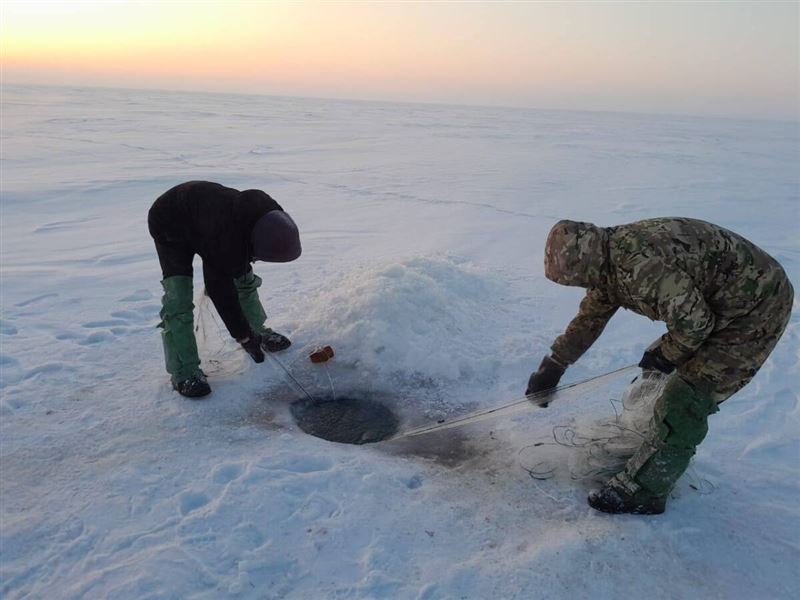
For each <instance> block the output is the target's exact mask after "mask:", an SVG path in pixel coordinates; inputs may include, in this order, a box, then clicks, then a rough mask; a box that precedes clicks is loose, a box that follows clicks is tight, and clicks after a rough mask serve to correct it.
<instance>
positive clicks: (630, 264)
mask: <svg viewBox="0 0 800 600" xmlns="http://www.w3.org/2000/svg"><path fill="white" fill-rule="evenodd" d="M544 265H545V275H546V276H547V278H548V279H550V280H552V281H555V282H556V283H560V284H563V285H570V286H579V287H583V288H588V289H587V292H586V296H585V297H584V299H583V301H582V302H581V304H580V309H579V310H578V314H577V316H576V317H575V318H574V319H573V320H572V322H571V323H570V324H569V325H568V326H567V329H566V331H565V332H564V333H563V334H562V335H560V336H559V337H558V338H557V339H556V340H555V342H554V343H553V345H552V347H551V354H550V355H549V356H546V357H545V358H544V360H543V361H542V363H541V365H540V367H539V369H538V370H537V371H536V372H535V373H533V374H532V375H531V377H530V380H529V383H528V388H527V390H526V394H536V393H537V392H542V391H544V390H547V389H550V388H553V387H555V386H556V385H557V384H558V382H559V380H560V378H561V376H562V375H563V374H564V371H565V370H566V369H567V367H568V366H569V365H571V364H572V363H574V362H575V361H576V360H578V358H580V356H581V355H582V354H583V353H584V352H586V350H587V349H588V348H589V347H590V346H591V345H592V344H593V343H594V341H595V340H596V339H597V338H598V337H599V336H600V334H601V333H602V331H603V329H604V328H605V326H606V324H607V323H608V321H609V319H611V317H612V316H613V315H614V313H615V312H616V311H617V309H619V308H620V307H623V308H627V309H629V310H632V311H634V312H636V313H639V314H641V315H644V316H646V317H648V318H650V319H651V320H659V321H664V322H665V323H666V326H667V333H666V334H664V335H663V336H662V337H661V338H660V339H659V340H657V341H656V343H654V344H653V345H651V346H650V347H649V348H648V349H647V351H646V352H645V354H644V356H643V357H642V360H641V362H640V363H639V366H640V367H642V368H643V369H644V372H645V374H647V373H649V372H659V371H660V372H662V373H664V374H667V375H669V377H668V378H667V380H666V383H665V385H664V387H663V392H662V393H661V394H660V396H659V398H658V400H657V401H656V404H655V409H654V413H655V414H654V417H653V420H652V423H651V431H650V437H649V439H647V440H646V441H645V442H644V443H643V444H642V446H641V447H640V448H639V450H638V451H637V452H636V453H635V454H634V456H633V457H632V458H631V459H630V460H629V461H628V463H627V466H626V468H625V470H624V471H623V472H622V473H619V474H618V475H616V476H615V477H614V478H612V480H611V481H609V482H608V483H607V484H606V485H605V486H604V487H603V488H602V489H601V490H599V491H597V492H593V493H591V494H590V495H589V504H590V505H591V506H593V507H594V508H596V509H598V510H602V511H605V512H613V513H619V512H630V513H639V514H658V513H661V512H663V511H664V506H665V503H666V498H667V496H668V495H669V492H670V491H671V489H672V487H673V486H674V485H675V483H676V482H677V480H678V478H679V477H680V476H681V475H682V474H683V472H684V471H685V470H686V468H687V466H688V464H689V460H690V459H691V457H692V456H693V455H694V453H695V448H696V446H697V445H698V444H699V443H700V442H701V441H702V440H703V438H704V437H705V435H706V433H707V432H708V423H707V419H708V416H709V415H711V414H713V413H715V412H717V410H718V408H717V405H718V404H719V403H721V402H723V401H724V400H725V399H727V398H729V397H730V396H731V395H733V394H734V393H736V392H737V391H738V390H740V389H741V388H742V387H744V386H745V385H746V384H747V383H748V382H749V381H750V380H751V379H752V378H753V376H754V375H755V374H756V372H757V371H758V369H759V368H760V367H761V365H762V364H763V363H764V361H765V360H766V359H767V357H768V356H769V354H770V352H772V349H773V348H774V347H775V345H776V344H777V342H778V340H779V338H780V337H781V334H782V333H783V331H784V329H785V328H786V325H787V323H788V321H789V316H790V314H791V308H792V302H793V301H794V290H793V289H792V285H791V283H790V282H789V279H788V278H787V276H786V273H785V272H784V270H783V268H782V267H781V266H780V264H778V262H777V261H776V260H775V259H774V258H772V257H771V256H770V255H769V254H767V253H766V252H764V251H763V250H762V249H760V248H759V247H758V246H756V245H755V244H753V243H752V242H750V241H748V240H746V239H745V238H743V237H741V236H739V235H737V234H736V233H733V232H732V231H728V230H727V229H724V228H722V227H719V226H717V225H713V224H711V223H706V222H704V221H699V220H695V219H686V218H658V219H648V220H644V221H638V222H635V223H630V224H627V225H620V226H617V227H605V228H604V227H597V226H595V225H592V224H591V223H581V222H575V221H560V222H558V223H557V224H556V225H555V226H554V227H553V228H552V230H551V231H550V234H549V235H548V238H547V243H546V246H545V259H544ZM536 398H537V401H538V402H539V403H540V404H541V405H543V406H546V402H547V398H546V397H545V398H544V399H542V397H541V395H537V397H536Z"/></svg>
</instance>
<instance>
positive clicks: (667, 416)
mask: <svg viewBox="0 0 800 600" xmlns="http://www.w3.org/2000/svg"><path fill="white" fill-rule="evenodd" d="M718 410H719V409H718V408H717V402H716V401H715V400H714V398H713V397H712V395H711V394H710V393H704V392H701V391H699V390H698V389H697V388H695V387H693V386H691V385H689V384H688V383H686V381H684V380H683V379H682V378H681V377H680V376H678V375H677V374H674V375H672V376H671V377H670V378H669V379H668V380H667V383H666V385H665V386H664V390H663V392H662V393H661V396H659V398H658V399H657V400H656V404H655V407H654V415H653V419H652V421H651V423H650V432H649V437H648V439H646V440H645V441H644V442H643V443H642V445H641V446H640V447H639V449H638V450H637V451H636V453H635V454H634V455H633V456H632V457H631V459H630V460H629V461H628V463H627V465H626V466H625V470H624V471H623V472H622V473H619V474H617V475H616V476H615V477H614V479H612V482H611V483H612V485H619V486H621V487H623V488H624V489H625V490H626V491H627V492H628V493H630V494H632V495H634V496H636V495H643V496H647V497H659V498H665V497H666V496H667V495H668V494H669V493H670V491H671V490H672V488H673V487H674V485H675V483H676V482H677V481H678V479H679V478H680V476H681V475H683V472H684V471H685V470H686V468H687V467H688V466H689V461H690V460H691V459H692V456H694V453H695V449H696V448H697V446H698V445H699V444H700V442H702V441H703V439H704V438H705V437H706V434H707V433H708V417H709V415H712V414H714V413H715V412H717V411H718Z"/></svg>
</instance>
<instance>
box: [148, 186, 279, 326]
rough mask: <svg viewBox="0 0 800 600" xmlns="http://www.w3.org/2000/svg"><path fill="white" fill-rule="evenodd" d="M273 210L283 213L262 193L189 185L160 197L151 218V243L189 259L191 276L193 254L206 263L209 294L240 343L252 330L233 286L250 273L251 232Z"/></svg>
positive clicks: (207, 291)
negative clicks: (180, 253) (238, 279)
mask: <svg viewBox="0 0 800 600" xmlns="http://www.w3.org/2000/svg"><path fill="white" fill-rule="evenodd" d="M273 210H283V209H282V208H281V206H280V205H279V204H278V203H277V202H276V201H275V200H273V199H272V198H271V197H270V196H269V195H268V194H266V193H264V192H262V191H261V190H245V191H242V192H240V191H238V190H235V189H232V188H228V187H225V186H223V185H220V184H218V183H212V182H209V181H189V182H186V183H182V184H180V185H177V186H175V187H173V188H171V189H169V190H167V191H166V192H165V193H164V194H162V195H161V196H160V197H159V198H158V199H157V200H156V201H155V203H154V204H153V206H152V208H151V209H150V213H149V214H148V219H147V220H148V226H149V229H150V234H151V235H152V236H153V239H154V240H155V241H156V243H157V244H158V245H159V246H163V247H165V248H166V250H167V251H169V250H173V251H175V252H183V253H184V255H188V257H189V258H188V260H189V265H188V266H189V272H191V256H192V255H193V254H198V255H200V257H201V258H202V259H203V279H204V281H205V286H206V293H207V294H208V296H209V297H210V298H211V300H212V302H213V303H214V306H215V307H216V308H217V312H219V315H220V317H221V318H222V321H223V322H224V323H225V326H226V327H227V329H228V331H229V332H230V334H231V335H232V336H233V337H234V338H236V339H241V338H243V337H245V336H247V335H248V333H249V331H250V326H249V324H248V323H247V319H246V318H245V316H244V313H243V312H242V308H241V306H240V305H239V297H238V293H237V291H236V286H235V284H234V280H235V279H237V278H239V277H241V276H242V275H245V274H246V273H247V272H248V271H249V270H250V269H251V267H250V263H251V262H252V260H253V248H252V240H251V234H252V231H253V227H254V226H255V224H256V222H257V221H258V220H259V219H260V218H261V217H262V216H264V215H265V214H267V213H268V212H270V211H273ZM159 251H160V252H161V251H162V249H161V248H160V249H159Z"/></svg>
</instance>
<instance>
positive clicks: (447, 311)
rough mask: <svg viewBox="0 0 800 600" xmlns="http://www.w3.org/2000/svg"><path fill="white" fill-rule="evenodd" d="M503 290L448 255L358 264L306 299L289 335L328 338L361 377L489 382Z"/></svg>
mask: <svg viewBox="0 0 800 600" xmlns="http://www.w3.org/2000/svg"><path fill="white" fill-rule="evenodd" d="M505 293H506V292H505V289H504V285H503V283H502V281H501V280H499V278H497V277H496V276H494V275H492V274H491V273H490V272H488V271H487V270H486V269H482V268H480V267H477V266H475V265H473V264H470V263H467V262H464V261H458V260H457V259H453V258H426V257H417V258H411V259H406V260H402V261H387V262H384V263H382V264H377V265H367V266H358V267H355V268H353V269H352V270H350V271H347V272H345V273H343V274H341V275H337V276H336V277H333V278H331V279H329V280H328V281H327V282H326V283H325V284H323V285H322V286H319V287H318V288H317V289H315V290H314V291H313V292H312V293H310V294H308V296H307V298H308V302H306V303H304V304H303V306H302V310H303V313H304V316H303V317H301V318H300V319H299V320H298V321H297V323H296V326H295V327H294V331H293V333H294V336H295V337H296V338H299V339H312V340H314V339H318V340H326V341H328V340H330V341H332V343H334V344H335V346H336V351H337V363H338V364H340V365H346V366H349V367H352V368H354V369H357V370H358V372H359V374H360V375H361V376H362V377H365V378H371V379H390V378H398V377H402V378H408V379H413V380H418V381H419V380H425V381H437V382H443V383H446V382H451V381H455V380H459V381H463V380H464V379H474V378H476V377H480V378H483V379H487V378H489V379H490V378H492V377H494V374H495V373H494V368H495V367H496V360H494V359H493V358H491V356H490V357H488V358H487V346H492V345H494V344H495V343H496V339H495V335H494V331H496V328H497V323H498V320H500V319H502V318H503V312H504V308H503V298H504V294H505Z"/></svg>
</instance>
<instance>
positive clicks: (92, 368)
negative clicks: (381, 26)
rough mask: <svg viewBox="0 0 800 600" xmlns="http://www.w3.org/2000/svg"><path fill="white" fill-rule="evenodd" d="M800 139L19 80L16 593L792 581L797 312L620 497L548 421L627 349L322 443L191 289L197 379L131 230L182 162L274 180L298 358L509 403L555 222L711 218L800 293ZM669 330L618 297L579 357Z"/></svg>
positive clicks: (402, 405)
mask: <svg viewBox="0 0 800 600" xmlns="http://www.w3.org/2000/svg"><path fill="white" fill-rule="evenodd" d="M798 164H800V134H799V133H798V124H797V123H785V122H768V121H762V122H758V121H736V120H723V119H719V120H716V119H709V118H692V117H675V116H646V115H631V114H611V113H586V112H557V111H536V110H516V109H500V108H497V109H495V108H474V107H473V108H469V107H449V106H430V105H410V104H385V103H363V102H344V101H326V100H309V99H295V98H270V97H254V96H249V97H248V96H236V95H221V94H184V93H166V92H163V93H162V92H153V91H120V90H96V89H72V88H69V89H68V88H61V89H60V88H33V87H15V86H11V85H5V86H4V87H3V97H2V215H1V216H2V321H1V322H0V325H1V327H0V344H2V348H1V349H0V369H2V382H1V383H0V385H1V386H2V388H1V393H2V399H1V400H0V420H1V421H2V423H1V424H0V436H1V437H0V444H1V446H0V450H1V451H2V464H1V465H0V466H1V467H2V469H1V471H2V473H1V476H2V477H1V479H0V483H2V496H0V501H1V511H2V512H1V513H0V517H1V518H2V531H1V532H0V533H1V534H2V544H1V546H0V595H2V597H3V598H7V599H9V600H11V599H18V598H114V599H115V600H118V599H146V598H152V599H156V598H159V599H161V598H180V599H186V598H203V599H206V598H208V599H212V598H214V599H216V598H228V597H230V598H365V599H366V598H392V599H395V598H398V599H404V598H419V599H422V598H427V599H434V598H435V599H440V598H441V599H445V598H452V599H462V598H464V599H486V598H525V599H528V598H570V599H572V598H601V599H602V598H615V599H616V598H625V597H648V598H759V599H766V598H796V597H798V596H799V595H800V507H798V501H797V499H798V497H799V496H800V482H799V481H798V465H799V464H800V443H799V442H798V431H800V408H799V406H798V404H799V403H798V384H797V381H798V374H800V356H798V350H799V349H800V343H799V340H798V336H800V312H799V311H798V310H797V306H795V313H796V314H795V316H793V318H792V321H791V323H790V325H789V329H788V330H787V332H786V334H785V335H784V338H783V339H782V341H781V343H780V344H779V346H778V348H777V349H776V351H775V353H774V354H773V356H772V358H771V359H770V360H769V362H768V363H767V364H766V365H765V366H764V368H763V369H762V371H761V372H760V373H759V374H758V376H757V377H756V378H755V380H754V381H753V382H752V383H751V385H750V386H749V387H747V388H746V389H745V390H744V391H742V392H741V393H739V394H738V395H737V396H735V397H734V398H732V399H731V400H729V401H728V402H727V403H726V404H725V405H724V407H723V409H722V411H721V412H720V413H719V414H717V415H715V416H714V417H713V418H712V423H711V433H710V435H709V437H708V439H707V440H706V442H705V443H704V444H703V445H702V446H701V447H700V449H699V452H698V454H697V457H696V460H695V462H694V464H693V467H692V469H691V471H690V473H688V474H687V476H686V477H685V478H684V479H683V480H682V481H681V483H680V484H679V486H678V488H677V489H676V493H675V498H674V499H673V500H672V501H671V503H670V504H669V506H668V512H667V513H666V514H665V515H663V516H659V517H629V516H628V517H611V516H606V515H602V514H598V513H595V512H593V511H592V510H591V509H589V508H588V506H587V505H586V503H585V495H586V492H587V490H588V489H589V486H590V482H588V481H585V480H573V479H572V478H571V475H570V473H573V471H571V470H570V469H569V464H570V463H574V462H575V458H574V452H575V451H573V450H570V449H567V448H561V447H557V446H550V445H544V446H532V444H535V443H541V442H549V441H552V435H553V428H554V427H555V426H559V425H567V426H570V427H575V428H579V429H580V428H588V427H591V426H592V425H593V424H595V423H597V422H598V421H599V420H602V419H605V418H607V417H609V415H611V414H612V408H611V404H610V403H609V399H611V398H615V399H618V398H619V397H620V395H621V393H622V389H623V388H624V385H625V384H626V383H627V381H628V380H629V379H630V377H631V374H630V373H627V374H625V375H624V376H622V377H619V378H616V379H613V380H612V381H609V382H607V383H604V384H602V385H596V386H589V387H587V388H582V392H581V393H580V394H572V395H569V397H566V396H565V397H564V398H562V401H560V402H559V401H557V402H554V403H553V404H552V405H551V406H550V408H548V409H545V410H531V411H527V412H525V413H522V414H520V415H517V416H515V417H513V418H506V419H502V420H497V421H488V422H482V423H478V424H474V425H471V426H469V427H466V428H463V429H453V430H448V431H447V432H443V433H440V434H432V435H430V436H427V437H419V438H409V439H406V440H402V441H399V442H391V443H385V444H376V445H371V446H347V445H337V444H331V443H328V442H325V441H323V440H320V439H317V438H313V437H310V436H307V435H305V434H304V433H302V432H301V431H299V430H298V429H297V428H296V426H295V425H294V424H293V423H292V420H291V417H290V415H289V411H288V403H289V402H290V401H291V400H293V399H294V398H297V397H298V394H297V391H296V390H295V389H293V388H292V387H291V386H290V385H289V384H288V383H287V381H286V378H285V377H284V376H282V374H281V371H280V369H279V368H278V367H277V366H276V365H275V364H274V363H265V364H264V365H255V364H252V363H250V362H248V361H247V360H245V358H244V356H243V353H242V352H241V351H240V350H238V349H237V348H236V347H235V344H233V343H232V342H230V341H228V340H227V339H225V336H224V335H223V334H221V333H220V331H219V327H218V325H217V323H216V321H215V318H214V317H215V315H214V314H213V312H212V311H209V310H208V307H202V310H201V311H200V313H201V315H202V317H203V318H202V325H203V327H202V330H203V331H202V333H203V336H202V339H201V346H202V349H201V351H202V358H203V360H204V363H203V366H204V368H206V370H207V372H209V374H210V375H211V384H212V386H213V388H214V394H213V395H212V396H210V397H209V398H208V399H206V400H204V401H202V402H191V401H188V400H185V399H183V398H181V397H179V396H177V395H176V394H175V393H174V392H172V391H171V389H170V387H169V385H168V380H167V377H166V375H165V373H164V370H163V359H162V353H161V346H160V340H159V337H158V333H157V331H156V330H155V329H154V325H155V323H156V322H157V320H158V310H159V302H160V300H159V298H160V285H159V278H160V277H159V275H160V273H159V269H158V263H157V261H156V257H155V252H154V250H153V247H152V243H151V240H150V238H149V235H148V233H147V227H146V214H147V210H148V208H149V206H150V204H151V203H152V201H153V200H154V199H155V198H156V197H157V196H158V195H159V194H160V193H161V192H163V191H164V190H166V189H167V188H169V187H170V186H172V185H174V184H176V183H179V182H182V181H186V180H190V179H208V180H212V181H219V182H221V183H223V184H226V185H230V186H232V187H237V188H239V189H244V188H248V187H257V188H261V189H264V190H266V191H267V192H268V193H270V194H271V195H273V196H274V197H275V198H276V199H278V201H279V202H281V203H282V204H283V206H284V207H285V208H286V209H287V210H288V211H289V212H290V213H291V214H292V215H293V216H294V217H295V219H296V221H297V222H298V224H299V225H300V227H301V231H302V239H303V244H304V254H303V256H302V257H301V259H300V260H299V261H297V262H295V263H291V264H287V265H264V264H260V265H257V267H256V271H257V272H258V273H259V274H260V275H261V276H262V277H263V279H264V282H265V283H264V287H263V288H262V297H263V298H264V300H265V304H266V305H267V308H268V312H269V313H270V315H271V324H272V326H273V327H275V328H276V329H278V330H280V331H285V332H287V333H288V334H290V335H291V336H292V338H293V340H294V346H293V348H292V350H291V351H290V352H288V353H287V354H284V355H282V356H281V360H282V361H283V362H284V364H286V365H291V369H292V372H293V373H294V374H295V376H296V377H297V378H298V379H299V380H300V381H301V382H302V383H303V384H304V385H305V386H307V387H308V388H309V389H312V390H314V393H319V394H328V393H330V383H329V380H328V376H330V377H331V380H332V382H333V385H334V388H335V390H336V393H337V394H344V393H356V394H361V395H366V394H369V395H373V396H377V397H382V398H383V399H384V400H385V402H386V403H387V404H389V405H390V406H392V407H393V408H394V409H395V410H396V411H397V412H398V413H399V414H400V415H401V417H402V418H403V422H404V426H406V427H410V426H414V425H420V424H424V423H426V422H429V421H435V420H437V419H441V418H443V417H452V416H455V415H458V414H461V413H464V412H467V411H469V410H473V409H475V408H480V407H489V406H493V405H497V404H502V403H504V402H508V401H510V400H513V399H515V398H518V397H519V396H520V394H521V392H522V391H523V390H524V387H525V384H526V381H527V377H528V375H529V373H530V371H531V370H532V369H533V368H535V367H536V366H537V364H538V361H539V359H540V358H541V356H542V354H543V353H545V352H546V350H547V348H548V346H549V344H550V342H551V341H552V339H553V337H554V336H555V335H556V334H557V333H559V332H560V331H561V330H562V329H563V327H564V326H565V325H566V323H567V321H568V319H569V318H570V317H571V316H572V314H573V313H574V311H575V310H576V308H577V303H578V300H579V298H580V291H579V290H575V289H568V288H563V287H559V286H557V285H555V284H552V283H550V282H548V281H547V280H546V279H545V278H544V275H543V273H542V266H541V265H542V250H543V243H544V237H545V235H546V232H547V231H548V229H549V228H550V226H551V225H552V224H553V223H554V222H555V221H556V220H558V219H560V218H573V219H578V220H587V221H593V222H595V223H597V224H601V225H611V224H615V223H622V222H629V221H633V220H637V219H641V218H646V217H651V216H658V215H682V216H692V217H698V218H703V219H706V220H710V221H713V222H716V223H719V224H721V225H724V226H726V227H729V228H731V229H734V230H736V231H738V232H740V233H742V234H744V235H745V236H747V237H749V238H750V239H752V240H754V241H755V242H756V243H758V244H760V245H761V246H762V247H764V248H765V249H766V250H768V251H769V252H771V253H772V254H773V255H774V256H776V257H777V258H778V259H779V260H780V261H781V262H782V264H783V265H784V266H785V268H786V269H787V271H788V273H789V275H790V277H791V278H792V279H793V281H794V283H795V287H796V288H798V289H800V286H798V283H800V235H798V234H800V226H799V225H798V223H799V222H800V221H799V219H798V217H800V214H798V211H799V209H798V207H799V206H800V191H799V190H800V170H798ZM197 267H198V268H197V269H196V274H197V277H196V291H198V292H199V286H200V282H201V279H200V277H199V274H200V273H199V271H200V269H199V263H198V264H197ZM661 331H662V328H661V326H660V325H659V324H656V323H651V322H649V321H647V320H646V319H644V318H642V317H638V316H635V315H632V314H619V315H617V316H616V317H614V319H613V321H612V323H611V324H610V326H609V328H608V330H607V331H606V333H605V334H604V335H603V337H602V338H601V339H600V341H599V342H598V343H597V344H596V345H595V347H594V348H593V349H592V350H591V351H590V352H589V353H588V354H587V355H586V356H585V357H584V358H583V359H582V360H581V361H580V362H579V363H578V364H577V365H575V366H574V367H573V369H571V370H570V372H569V373H568V374H567V376H566V377H565V382H568V381H575V380H579V379H583V378H586V377H590V376H592V375H596V374H600V373H603V372H605V371H609V370H611V369H614V368H617V367H621V366H624V365H626V364H630V363H634V362H636V361H637V360H638V358H639V356H640V354H641V352H642V350H643V349H644V347H645V346H646V345H647V344H648V343H649V342H650V341H651V340H652V339H653V338H654V337H655V336H656V335H658V334H659V333H660V332H661ZM316 343H330V344H332V345H333V346H334V348H335V349H336V351H337V355H336V358H335V359H334V361H333V362H332V363H330V367H329V368H328V370H327V371H326V369H325V367H318V366H312V365H311V364H310V363H308V361H307V360H306V359H305V358H304V351H303V350H304V348H306V349H307V348H308V346H309V345H313V344H316ZM545 458H546V459H547V461H549V462H548V464H549V465H550V466H551V467H552V468H554V469H555V470H554V476H553V477H552V478H551V479H548V480H546V481H535V480H534V479H532V478H531V477H530V476H529V474H528V471H526V468H530V467H531V466H532V465H534V464H538V463H540V461H542V460H544V459H545ZM573 474H574V473H573Z"/></svg>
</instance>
